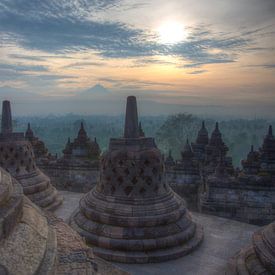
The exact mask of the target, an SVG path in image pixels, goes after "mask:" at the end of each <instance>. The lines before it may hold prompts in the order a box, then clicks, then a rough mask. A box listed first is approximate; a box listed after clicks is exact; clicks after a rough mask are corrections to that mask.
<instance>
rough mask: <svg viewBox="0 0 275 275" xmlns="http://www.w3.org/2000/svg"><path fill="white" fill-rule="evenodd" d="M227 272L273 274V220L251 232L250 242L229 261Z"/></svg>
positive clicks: (274, 268) (274, 260)
mask: <svg viewBox="0 0 275 275" xmlns="http://www.w3.org/2000/svg"><path fill="white" fill-rule="evenodd" d="M227 274H228V275H231V274H238V275H252V274H253V275H271V274H275V222H273V223H271V224H269V225H267V226H265V227H264V228H262V229H260V230H259V231H257V232H256V233H254V234H253V237H252V244H251V245H250V246H248V247H247V248H244V249H242V250H241V251H240V252H239V253H238V254H237V255H236V256H235V257H234V258H233V259H232V260H231V261H230V263H229V269H228V273H227Z"/></svg>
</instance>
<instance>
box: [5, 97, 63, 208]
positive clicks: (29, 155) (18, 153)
mask: <svg viewBox="0 0 275 275" xmlns="http://www.w3.org/2000/svg"><path fill="white" fill-rule="evenodd" d="M0 166H1V167H2V168H4V169H5V170H6V171H7V172H9V173H10V174H11V175H12V176H13V177H14V178H15V179H16V180H18V181H19V183H20V184H21V185H22V187H23V191H24V194H25V195H26V196H27V197H28V198H29V199H30V200H31V201H33V202H34V203H35V204H37V205H38V206H40V207H42V208H44V209H46V210H54V209H55V208H57V207H58V206H59V205H60V204H61V203H62V198H61V197H60V196H59V195H58V193H57V190H56V189H55V188H54V187H53V186H52V184H51V182H50V179H49V177H47V176H46V175H45V174H44V173H43V172H41V170H40V169H39V168H38V167H37V164H36V160H35V155H34V152H33V149H32V145H31V143H30V142H29V141H28V140H27V139H25V137H24V133H15V132H13V127H12V114H11V107H10V102H9V101H4V102H3V108H2V126H1V133H0Z"/></svg>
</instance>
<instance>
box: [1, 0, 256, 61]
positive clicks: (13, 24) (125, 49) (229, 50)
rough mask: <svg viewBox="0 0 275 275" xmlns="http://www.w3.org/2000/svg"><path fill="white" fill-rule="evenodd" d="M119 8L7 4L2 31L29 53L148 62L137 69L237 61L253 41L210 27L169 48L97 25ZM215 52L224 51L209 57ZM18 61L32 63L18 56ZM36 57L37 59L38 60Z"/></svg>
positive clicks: (8, 0) (73, 1)
mask: <svg viewBox="0 0 275 275" xmlns="http://www.w3.org/2000/svg"><path fill="white" fill-rule="evenodd" d="M119 4H120V1H115V0H113V1H111V0H105V1H99V0H66V1H65V0H61V1H53V0H44V1H35V0H22V1H19V2H18V1H16V0H3V1H2V2H1V4H0V8H1V10H0V20H1V24H0V32H4V33H9V34H12V36H11V38H10V39H11V40H13V41H14V40H16V43H19V44H20V45H21V46H23V47H24V48H26V49H38V50H42V51H46V52H54V53H59V54H62V53H63V54H64V53H67V52H68V51H81V50H84V49H85V50H93V51H94V52H96V53H98V54H100V55H102V56H103V57H111V58H131V57H137V58H143V59H142V60H140V61H137V63H136V64H134V65H133V66H143V65H146V64H166V62H165V61H161V60H157V59H148V58H147V57H149V56H153V55H173V56H178V57H180V58H184V59H186V60H189V61H191V63H192V64H194V66H200V65H203V64H213V63H228V62H233V61H234V60H235V58H236V52H237V51H240V50H242V49H244V48H245V47H247V45H248V44H249V42H251V41H250V39H249V37H248V34H246V36H245V35H244V36H243V37H239V35H231V36H230V35H226V34H222V33H217V34H215V33H214V34H213V33H212V31H211V29H210V28H209V26H204V27H202V26H199V25H198V26H195V27H193V28H190V27H189V28H188V30H189V31H190V33H189V37H188V39H187V40H185V41H183V42H181V43H178V44H175V45H170V46H168V45H164V44H160V43H159V42H158V41H157V40H156V39H155V38H156V36H155V34H154V33H149V32H148V31H145V30H141V29H137V28H134V27H132V26H131V27H130V26H128V25H127V24H123V23H120V22H106V21H102V20H100V21H97V20H96V16H95V15H96V12H97V11H99V10H102V9H107V8H109V7H113V6H116V5H119ZM257 32H260V30H257ZM253 33H254V32H253ZM211 49H218V50H219V51H220V52H219V53H210V52H209V51H210V50H211ZM13 57H14V58H26V59H28V58H30V59H31V57H27V56H19V55H18V56H16V55H14V56H13ZM144 57H145V58H144ZM35 58H36V59H37V60H38V58H39V57H34V59H35ZM83 65H84V64H83ZM90 65H92V64H90ZM93 65H96V64H95V63H94V64H93ZM76 66H78V65H77V64H76ZM80 66H82V65H80Z"/></svg>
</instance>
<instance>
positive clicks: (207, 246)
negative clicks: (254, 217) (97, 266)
mask: <svg viewBox="0 0 275 275" xmlns="http://www.w3.org/2000/svg"><path fill="white" fill-rule="evenodd" d="M60 193H61V195H63V197H64V203H63V205H62V206H61V207H60V208H59V209H57V210H56V212H55V214H56V215H57V216H58V217H59V218H62V219H64V220H65V221H68V219H69V217H70V215H71V213H72V212H73V211H74V210H75V208H77V207H78V202H79V200H80V198H81V197H82V196H83V195H84V194H82V193H73V192H67V191H60ZM192 216H193V220H194V221H195V222H197V223H199V224H202V225H203V226H204V233H205V237H204V242H203V243H202V245H201V246H200V248H199V249H198V250H196V251H194V252H193V253H192V254H190V255H187V256H185V257H183V258H180V259H177V260H172V261H168V262H164V263H156V264H115V265H117V266H118V267H120V268H121V269H123V270H125V271H128V272H129V273H130V274H134V275H135V274H136V275H138V274H143V275H147V274H152V275H153V274H159V275H161V274H169V275H173V274H175V275H176V274H184V275H189V274H190V275H221V274H225V269H226V267H227V263H228V261H229V259H230V258H231V257H232V256H234V254H236V253H237V252H238V251H239V250H240V249H241V248H243V247H244V246H246V245H247V244H249V242H250V240H251V236H252V234H253V232H255V231H256V230H257V229H258V228H259V227H258V226H254V225H249V224H246V223H241V222H237V221H233V220H228V219H224V218H219V217H215V216H210V215H205V214H199V213H196V212H193V213H192Z"/></svg>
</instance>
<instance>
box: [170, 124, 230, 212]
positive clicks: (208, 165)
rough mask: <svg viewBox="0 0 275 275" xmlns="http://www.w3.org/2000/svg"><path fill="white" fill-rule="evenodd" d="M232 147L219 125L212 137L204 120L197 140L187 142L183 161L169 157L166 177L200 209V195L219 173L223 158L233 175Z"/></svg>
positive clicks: (189, 202) (194, 207)
mask: <svg viewBox="0 0 275 275" xmlns="http://www.w3.org/2000/svg"><path fill="white" fill-rule="evenodd" d="M227 151H228V148H227V146H226V145H225V143H224V142H223V140H222V135H221V132H220V130H219V125H218V123H216V125H215V129H214V131H213V132H212V134H211V137H210V139H209V137H208V131H207V129H206V127H205V123H204V121H203V122H202V126H201V129H200V130H199V132H198V136H197V138H196V141H195V142H192V143H191V145H190V144H189V142H187V143H186V145H185V147H184V150H183V151H182V153H181V155H182V158H181V159H180V160H177V161H174V160H173V158H172V156H171V154H170V153H169V156H168V157H167V158H166V161H165V167H166V169H165V170H166V178H167V182H168V183H169V185H170V186H171V187H172V188H173V190H174V191H175V192H177V193H178V194H179V195H180V196H182V197H183V198H184V199H185V200H186V201H187V203H188V206H190V208H191V209H193V210H198V201H199V200H198V195H199V190H200V188H201V185H202V183H203V182H204V181H205V180H206V178H207V177H208V176H209V175H211V174H213V173H214V172H215V168H216V167H217V165H218V160H219V159H220V158H221V157H222V158H223V159H224V160H225V162H226V167H227V170H228V172H229V173H230V174H233V172H234V169H233V166H232V159H231V157H228V156H227Z"/></svg>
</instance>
